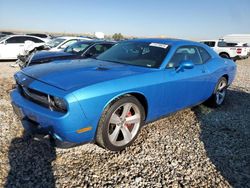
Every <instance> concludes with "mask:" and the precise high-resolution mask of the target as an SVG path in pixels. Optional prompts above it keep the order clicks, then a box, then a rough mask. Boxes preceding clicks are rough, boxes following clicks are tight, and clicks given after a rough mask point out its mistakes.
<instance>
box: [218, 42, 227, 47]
mask: <svg viewBox="0 0 250 188" xmlns="http://www.w3.org/2000/svg"><path fill="white" fill-rule="evenodd" d="M218 46H219V47H227V43H226V42H218Z"/></svg>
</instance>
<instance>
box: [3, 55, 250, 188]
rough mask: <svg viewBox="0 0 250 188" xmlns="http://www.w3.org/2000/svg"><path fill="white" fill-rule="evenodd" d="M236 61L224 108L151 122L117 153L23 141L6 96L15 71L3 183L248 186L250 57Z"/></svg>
mask: <svg viewBox="0 0 250 188" xmlns="http://www.w3.org/2000/svg"><path fill="white" fill-rule="evenodd" d="M237 64H238V72H237V78H236V80H235V82H234V84H233V85H232V86H231V87H230V89H229V91H228V96H227V99H226V101H225V104H224V105H223V106H222V107H220V108H218V109H210V108H207V107H205V106H203V105H200V106H198V107H195V108H192V109H186V110H183V111H181V112H178V113H176V114H174V115H172V116H170V117H167V118H165V119H162V120H159V121H157V122H154V123H151V124H149V125H147V126H146V127H145V128H143V129H142V132H141V134H140V135H139V137H138V138H137V140H136V142H135V143H134V144H133V145H132V146H131V147H129V148H127V149H126V150H125V151H122V152H119V153H114V152H109V151H106V150H103V149H101V148H99V147H97V146H95V145H93V144H87V145H83V146H80V147H75V148H71V149H57V148H53V147H51V146H50V144H49V142H48V141H47V140H44V141H37V140H29V139H25V138H24V136H23V129H22V128H21V126H20V123H19V122H18V120H17V119H16V116H15V115H14V114H13V112H12V108H11V105H10V101H9V96H8V92H9V91H8V90H9V89H10V88H11V83H12V79H11V73H10V74H9V77H8V76H6V75H5V76H4V78H3V77H2V79H1V78H0V97H1V98H0V134H1V135H0V187H3V186H4V187H231V186H233V187H250V60H247V61H239V62H237ZM0 66H1V64H0ZM10 72H11V71H10Z"/></svg>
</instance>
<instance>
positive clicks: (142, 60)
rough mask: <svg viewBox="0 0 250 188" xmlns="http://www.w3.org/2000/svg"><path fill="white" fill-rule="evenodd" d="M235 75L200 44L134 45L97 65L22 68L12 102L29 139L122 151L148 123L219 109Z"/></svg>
mask: <svg viewBox="0 0 250 188" xmlns="http://www.w3.org/2000/svg"><path fill="white" fill-rule="evenodd" d="M235 73H236V65H235V63H234V62H233V61H231V60H229V59H223V58H221V57H219V56H218V55H217V54H216V53H215V52H214V51H212V50H211V49H210V48H209V47H207V46H206V45H204V44H200V43H196V42H191V41H185V40H177V39H135V40H128V41H123V42H120V43H118V44H116V45H114V46H113V47H112V48H110V49H109V50H107V51H106V52H104V53H102V54H101V55H99V56H97V57H96V58H92V59H91V58H90V59H86V60H63V61H60V62H52V63H49V64H42V65H38V66H34V67H27V68H25V69H23V70H22V71H20V72H17V73H16V74H15V76H14V77H15V80H16V88H15V89H13V90H12V92H11V99H12V105H13V109H14V111H15V113H16V114H17V115H18V116H19V118H20V119H21V121H22V124H23V126H24V128H25V130H27V131H28V132H31V133H34V134H37V133H38V134H48V135H50V136H51V138H54V140H56V143H57V145H60V146H62V147H63V146H71V145H72V144H82V143H87V142H95V143H96V144H98V145H99V146H101V147H103V148H106V149H109V150H112V151H120V150H122V149H124V148H125V147H127V146H129V145H131V144H132V143H133V141H134V140H135V139H136V137H137V135H138V133H139V132H140V129H141V127H142V125H143V124H145V123H148V122H152V121H155V120H157V119H159V118H162V117H164V116H166V115H169V114H171V113H173V112H176V111H178V110H181V109H184V108H187V107H192V106H195V105H198V104H200V103H203V102H205V103H206V104H208V105H210V106H213V107H216V106H220V105H221V104H222V103H223V101H224V99H225V95H226V90H227V87H228V86H229V85H230V84H231V83H232V81H233V80H234V77H235Z"/></svg>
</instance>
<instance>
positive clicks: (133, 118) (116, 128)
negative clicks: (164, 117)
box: [108, 103, 141, 146]
mask: <svg viewBox="0 0 250 188" xmlns="http://www.w3.org/2000/svg"><path fill="white" fill-rule="evenodd" d="M140 123H141V113H140V110H139V108H138V106H137V105H135V104H134V103H124V104H122V105H121V106H119V107H118V108H117V109H116V110H115V111H114V112H113V114H112V115H111V117H110V120H109V124H108V138H109V141H110V142H111V143H112V144H113V145H115V146H124V145H126V144H128V143H129V142H130V141H131V140H132V139H133V138H134V137H135V136H136V134H137V132H138V131H139V129H140Z"/></svg>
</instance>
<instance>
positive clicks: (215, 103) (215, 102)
mask: <svg viewBox="0 0 250 188" xmlns="http://www.w3.org/2000/svg"><path fill="white" fill-rule="evenodd" d="M227 84H228V83H227V79H226V78H225V77H221V78H220V79H219V81H218V82H217V84H216V87H215V89H214V92H213V94H212V96H211V97H210V98H209V99H208V100H207V101H205V104H206V105H207V106H209V107H215V108H216V107H219V106H221V105H222V104H223V103H224V101H225V97H226V93H227V86H228V85H227Z"/></svg>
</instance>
